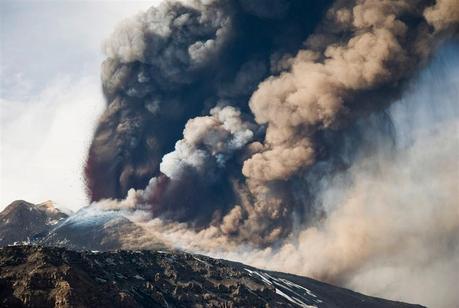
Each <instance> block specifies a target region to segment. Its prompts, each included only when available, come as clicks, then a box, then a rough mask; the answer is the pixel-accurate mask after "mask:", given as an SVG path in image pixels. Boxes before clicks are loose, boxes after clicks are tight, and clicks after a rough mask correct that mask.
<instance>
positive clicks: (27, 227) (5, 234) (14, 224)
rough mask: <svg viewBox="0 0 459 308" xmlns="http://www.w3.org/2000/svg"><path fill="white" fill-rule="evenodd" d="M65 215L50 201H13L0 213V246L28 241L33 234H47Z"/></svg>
mask: <svg viewBox="0 0 459 308" xmlns="http://www.w3.org/2000/svg"><path fill="white" fill-rule="evenodd" d="M67 217H68V215H67V214H65V213H63V212H61V211H60V210H58V209H57V208H55V207H54V206H53V204H52V202H51V201H47V202H44V203H40V204H32V203H29V202H26V201H23V200H17V201H14V202H13V203H11V204H10V205H8V206H7V207H6V208H5V209H4V210H3V211H2V212H1V213H0V246H5V245H9V244H13V243H15V242H29V241H30V240H32V238H33V237H35V236H40V234H47V233H48V232H49V231H50V230H51V229H52V228H54V226H55V225H56V224H58V223H59V222H60V221H62V220H63V219H65V218H67Z"/></svg>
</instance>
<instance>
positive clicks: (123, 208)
mask: <svg viewBox="0 0 459 308" xmlns="http://www.w3.org/2000/svg"><path fill="white" fill-rule="evenodd" d="M458 33H459V5H458V3H457V1H456V0H438V1H432V0H336V1H334V2H333V3H332V2H331V1H330V2H328V1H303V0H297V1H296V0H271V1H258V0H247V1H246V0H239V1H229V0H228V1H226V0H206V1H204V0H202V1H198V0H190V1H188V2H164V3H163V4H162V5H161V6H159V7H158V8H151V9H150V10H148V11H147V12H145V13H143V14H140V15H138V16H135V17H134V18H132V19H130V20H127V21H125V22H124V23H123V24H121V25H120V27H119V28H118V29H117V30H116V31H115V33H114V34H113V35H112V37H111V38H110V39H109V40H108V41H107V43H106V45H105V52H106V54H107V59H106V60H105V62H104V64H103V74H102V82H103V89H104V93H105V96H106V99H107V108H106V111H105V112H104V114H103V115H102V117H101V119H100V121H99V124H98V128H97V131H96V132H95V135H94V139H93V142H92V145H91V148H90V151H89V155H88V160H87V165H86V169H85V171H86V179H87V184H88V191H89V194H90V196H91V199H92V201H97V202H95V203H93V207H94V208H101V209H110V210H118V211H120V212H121V213H123V215H127V216H128V217H129V218H130V219H132V220H134V221H135V222H136V223H137V224H138V225H139V226H142V227H143V228H144V233H142V234H138V233H136V234H126V235H125V238H124V239H123V243H124V248H138V247H143V248H148V247H152V244H154V243H155V242H156V241H158V239H160V240H161V241H163V242H165V243H166V244H168V245H171V246H174V247H179V248H182V249H188V250H192V251H198V252H202V253H208V254H212V255H214V256H220V257H225V258H231V259H237V260H240V261H243V262H249V263H251V264H253V265H258V266H263V267H268V268H271V269H278V270H283V271H290V272H294V273H301V274H305V275H312V276H314V277H316V278H320V279H324V280H328V281H331V282H334V283H338V284H344V285H347V286H356V287H358V288H359V289H362V288H366V287H368V286H369V285H370V284H369V283H365V282H367V281H371V280H372V279H373V276H372V273H373V272H372V269H373V267H372V266H374V267H375V269H377V270H378V271H379V272H378V273H377V274H378V275H377V276H378V277H379V278H380V277H382V276H384V275H387V273H391V271H392V270H393V272H395V273H397V274H398V273H400V275H404V276H405V274H406V273H407V272H410V271H420V272H425V273H426V275H428V276H429V277H432V280H433V281H435V282H437V281H439V279H440V278H439V277H440V276H442V275H444V273H446V272H449V271H451V270H452V269H454V268H455V267H457V256H458V251H459V249H458V247H459V244H458V241H457V230H459V229H458V228H459V218H458V216H457V215H456V214H457V213H459V212H458V211H457V210H458V208H457V189H456V187H457V179H458V178H457V168H456V169H455V167H456V166H457V158H456V156H457V148H458V144H457V142H456V143H455V142H454V128H455V127H456V128H457V108H456V109H455V111H454V110H453V111H454V112H452V113H451V112H450V113H451V114H453V115H454V116H453V120H451V119H449V120H448V121H445V122H441V127H439V128H438V129H435V130H432V131H433V133H432V132H430V133H427V134H424V131H423V129H422V128H423V125H424V124H429V123H434V122H437V120H436V119H435V117H434V116H432V115H430V117H427V119H426V120H425V121H421V120H418V119H417V117H415V114H412V110H415V109H422V110H424V109H428V108H427V107H426V106H421V105H420V104H419V103H418V104H417V105H416V104H414V105H415V106H410V107H409V108H408V110H407V111H405V112H401V114H403V116H404V117H407V118H409V119H412V120H413V121H414V122H416V123H415V124H416V125H413V131H411V132H410V133H407V134H406V135H407V136H411V137H410V138H413V141H412V142H411V143H409V144H407V145H406V147H405V148H400V147H399V145H400V142H401V140H400V121H396V122H397V123H398V124H397V123H395V124H394V122H393V119H394V116H393V114H391V111H390V110H391V109H390V108H392V107H391V104H392V103H393V102H394V101H397V100H399V98H400V97H402V95H404V93H405V92H406V90H407V89H409V88H410V87H411V86H412V82H413V79H415V78H414V77H416V76H417V74H418V72H419V71H420V70H421V69H422V68H424V67H425V65H426V64H428V63H429V60H430V58H431V56H432V55H433V54H434V53H435V51H436V49H437V47H438V46H441V45H442V43H443V42H444V41H445V40H447V39H453V40H454V39H457V37H458ZM456 50H457V48H456ZM445 89H448V88H447V87H446V88H445ZM456 92H457V87H456ZM454 95H455V94H453V96H454ZM456 96H457V95H456ZM446 105H447V104H446ZM437 106H440V105H438V104H436V105H435V107H437ZM429 107H431V106H429ZM443 107H444V106H443ZM446 107H447V108H450V107H449V106H446ZM438 108H440V109H441V108H442V107H438ZM445 113H448V112H447V110H446V111H445ZM406 122H408V121H406ZM455 125H456V126H455ZM397 130H399V131H397ZM421 132H422V133H421ZM456 132H457V129H456ZM456 141H457V140H456ZM455 161H456V164H455ZM439 162H440V163H439ZM420 166H422V167H420ZM432 175H435V176H434V178H432ZM413 179H416V180H413ZM419 187H421V188H419ZM434 213H435V214H434ZM426 226H428V228H426ZM429 247H432V248H429ZM413 258H414V259H415V260H413V261H412V262H411V261H409V262H408V263H407V261H406V260H412V259H413ZM449 259H453V261H448V260H449ZM454 259H455V260H456V261H454ZM438 260H442V261H441V262H440V261H438ZM385 262H392V263H391V264H396V265H397V266H399V267H400V268H397V269H389V270H388V269H386V268H385V267H384V266H385V264H386V263H385ZM426 264H427V265H428V267H426V269H424V267H425V265H426ZM413 277H415V276H412V275H411V276H410V277H409V279H408V278H407V279H405V280H404V282H403V283H399V284H397V285H399V286H400V289H401V290H402V289H403V290H404V291H403V292H405V293H404V294H405V295H407V298H414V299H418V298H420V299H424V298H425V299H426V301H428V302H429V304H430V303H433V304H434V305H436V306H441V305H443V306H444V307H448V305H447V304H445V303H453V302H454V301H455V300H456V299H457V296H456V295H455V294H456V292H455V291H454V292H452V291H451V290H450V289H449V288H444V289H445V298H447V300H446V301H445V302H444V303H443V304H442V303H441V296H437V295H435V294H434V295H432V296H430V295H425V294H427V292H420V291H418V290H415V291H413V288H412V286H411V285H412V284H413V281H414V280H416V279H415V278H413ZM359 279H362V281H364V283H361V282H359ZM384 281H385V280H384V279H382V280H380V279H378V282H377V283H374V284H372V286H373V289H372V287H368V289H369V292H371V293H372V294H376V293H377V292H378V290H377V289H378V288H384V286H385V282H384ZM448 281H449V280H448ZM448 284H451V285H454V283H453V282H452V283H448ZM410 292H411V294H409V293H410ZM383 294H386V293H384V292H382V293H381V294H379V295H383ZM387 294H388V295H390V296H398V295H397V294H401V293H396V292H395V291H394V292H388V293H387ZM394 294H395V295H394ZM377 295H378V294H377ZM395 299H400V297H395ZM449 306H451V305H449Z"/></svg>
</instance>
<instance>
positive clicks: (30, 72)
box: [0, 0, 158, 210]
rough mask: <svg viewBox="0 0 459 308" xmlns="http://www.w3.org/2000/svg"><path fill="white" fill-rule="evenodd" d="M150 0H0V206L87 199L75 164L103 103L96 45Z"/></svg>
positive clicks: (76, 202) (75, 205)
mask: <svg viewBox="0 0 459 308" xmlns="http://www.w3.org/2000/svg"><path fill="white" fill-rule="evenodd" d="M157 2H158V1H157V0H156V1H17V0H14V1H5V0H1V1H0V42H1V46H0V80H1V81H0V82H1V84H0V137H1V142H0V209H2V208H3V207H5V206H6V205H8V204H9V203H10V202H11V201H13V200H16V199H25V200H27V201H30V202H34V203H38V202H42V201H45V200H48V199H52V200H54V201H55V202H57V204H58V205H59V206H62V207H66V208H70V209H73V210H75V209H77V208H79V207H81V206H84V205H86V204H87V200H86V196H85V194H84V185H83V182H82V175H81V172H82V165H83V162H84V157H85V154H86V149H87V147H88V145H89V142H90V139H91V135H92V130H93V129H94V125H95V121H96V119H97V116H98V115H99V114H100V112H101V111H102V109H103V106H104V101H103V97H102V94H101V91H100V80H99V75H100V73H99V67H100V63H101V61H102V60H103V58H104V55H103V54H102V51H101V45H102V43H103V41H104V39H106V38H107V37H108V36H109V35H110V33H111V32H112V31H113V29H114V27H115V26H116V24H117V23H118V22H120V21H121V20H123V19H124V18H127V17H129V16H132V15H135V14H136V13H138V12H139V11H142V10H145V9H147V8H148V7H150V6H151V5H153V4H155V3H157Z"/></svg>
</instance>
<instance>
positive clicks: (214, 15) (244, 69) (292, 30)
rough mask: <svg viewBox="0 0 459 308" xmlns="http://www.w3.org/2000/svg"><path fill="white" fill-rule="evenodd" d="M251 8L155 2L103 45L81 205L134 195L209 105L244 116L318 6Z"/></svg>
mask: <svg viewBox="0 0 459 308" xmlns="http://www.w3.org/2000/svg"><path fill="white" fill-rule="evenodd" d="M258 2H260V1H258ZM258 4H259V5H256V6H254V5H253V3H252V2H251V1H241V2H238V1H207V3H205V2H204V1H202V2H200V1H193V2H190V3H188V4H187V5H186V4H182V3H179V2H164V3H162V4H161V5H160V6H159V7H158V8H151V9H150V10H148V11H147V12H145V13H143V14H140V15H138V16H136V17H134V18H132V19H130V20H127V21H125V22H124V23H123V24H121V25H120V26H119V27H118V29H117V30H116V31H115V33H114V34H113V36H112V37H111V38H110V39H109V40H108V41H107V43H106V44H105V52H106V54H107V60H106V61H105V62H104V64H103V73H102V83H103V89H104V93H105V95H106V98H107V110H106V111H105V113H104V114H103V115H102V117H101V119H100V121H99V125H98V128H97V131H96V133H95V136H94V139H93V142H92V145H91V148H90V151H89V155H88V161H87V165H86V180H87V186H88V192H89V194H90V197H91V200H100V199H102V198H123V197H125V196H126V193H127V191H128V190H129V189H130V188H136V189H138V188H144V187H145V186H146V184H147V183H148V181H149V180H150V178H152V177H153V176H156V175H158V174H159V163H160V162H161V158H162V157H163V155H164V154H166V153H168V152H170V151H172V149H173V147H174V144H175V142H176V141H177V140H179V139H180V138H181V134H182V130H183V128H184V125H185V123H186V122H187V120H188V119H190V118H193V117H195V116H199V115H201V114H207V113H208V111H209V110H210V109H211V108H212V107H214V106H215V105H216V104H217V103H219V101H221V100H224V101H225V103H226V104H232V105H238V106H241V108H242V110H243V111H244V112H247V111H248V108H247V101H248V99H249V96H250V94H251V93H252V92H253V90H255V88H256V86H257V85H258V83H259V82H260V81H261V80H262V79H264V78H266V77H267V76H269V75H270V71H271V67H270V66H271V62H272V61H273V59H275V58H276V57H278V56H279V55H283V54H286V53H292V52H295V51H296V50H297V49H298V48H299V47H300V46H301V44H302V42H303V40H304V39H306V37H307V36H308V34H309V33H310V32H311V31H312V30H313V28H314V26H315V24H316V23H317V22H318V20H319V19H320V16H321V14H322V12H323V10H324V8H325V7H326V4H327V1H299V0H298V1H288V2H287V1H272V3H270V1H268V2H264V1H263V2H260V3H258ZM271 4H272V5H274V8H276V9H278V10H276V13H275V14H274V15H272V14H271V13H269V12H273V10H272V7H271V6H270V5H271Z"/></svg>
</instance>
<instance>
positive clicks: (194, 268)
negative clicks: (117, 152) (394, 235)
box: [0, 246, 422, 308]
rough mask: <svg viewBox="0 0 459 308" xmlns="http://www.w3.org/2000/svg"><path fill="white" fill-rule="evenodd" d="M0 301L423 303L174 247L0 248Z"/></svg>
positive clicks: (386, 307)
mask: <svg viewBox="0 0 459 308" xmlns="http://www.w3.org/2000/svg"><path fill="white" fill-rule="evenodd" d="M0 306H2V307H309V308H312V307H316V308H320V307H355V308H359V307H380V308H402V307H406V308H409V307H413V308H414V307H422V306H417V305H410V304H405V303H400V302H394V301H388V300H384V299H380V298H375V297H369V296H366V295H362V294H359V293H355V292H353V291H350V290H346V289H342V288H338V287H335V286H332V285H329V284H325V283H322V282H319V281H315V280H312V279H309V278H305V277H300V276H295V275H291V274H284V273H277V272H270V271H264V270H259V269H256V268H253V267H250V266H247V265H244V264H241V263H234V262H229V261H225V260H218V259H212V258H209V257H205V256H201V255H194V254H188V253H184V252H178V251H159V250H158V251H126V250H124V251H112V252H91V251H80V252H76V251H70V250H67V249H65V248H56V247H54V248H53V247H38V246H8V247H4V248H1V249H0Z"/></svg>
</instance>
